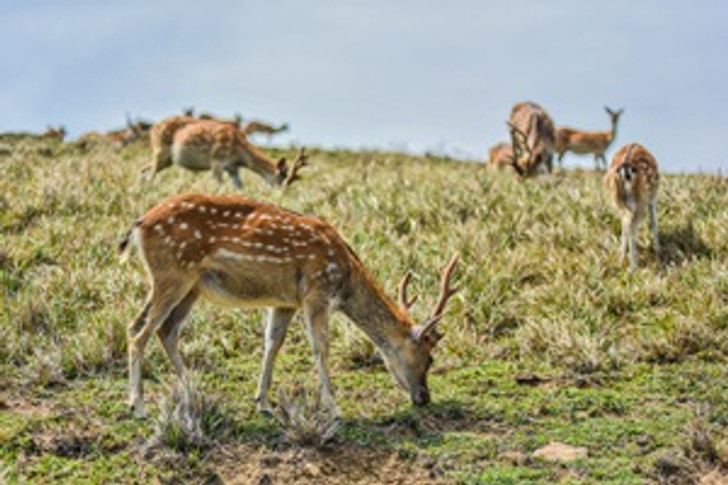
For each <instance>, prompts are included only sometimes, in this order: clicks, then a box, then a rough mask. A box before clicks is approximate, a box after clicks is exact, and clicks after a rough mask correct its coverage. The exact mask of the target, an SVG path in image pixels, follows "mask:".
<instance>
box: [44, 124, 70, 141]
mask: <svg viewBox="0 0 728 485" xmlns="http://www.w3.org/2000/svg"><path fill="white" fill-rule="evenodd" d="M43 138H48V139H52V140H59V141H63V139H64V138H66V127H65V126H59V127H58V128H54V127H52V126H49V127H48V128H46V131H44V132H43Z"/></svg>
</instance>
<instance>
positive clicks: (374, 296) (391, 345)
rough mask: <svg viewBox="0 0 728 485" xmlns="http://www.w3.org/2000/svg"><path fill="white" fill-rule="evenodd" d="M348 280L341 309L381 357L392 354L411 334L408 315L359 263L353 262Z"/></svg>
mask: <svg viewBox="0 0 728 485" xmlns="http://www.w3.org/2000/svg"><path fill="white" fill-rule="evenodd" d="M350 284H351V287H350V292H349V294H348V295H347V297H346V298H345V301H343V302H342V305H341V310H342V311H343V312H344V314H345V315H346V316H347V317H349V319H351V321H352V322H354V324H355V325H356V326H357V327H359V328H360V329H361V330H362V331H363V332H364V333H365V334H366V335H367V336H368V337H369V338H370V339H371V340H372V342H374V344H375V345H376V346H377V348H379V350H381V351H382V353H383V354H384V355H385V357H389V356H392V355H393V353H395V352H397V349H398V348H400V347H401V345H402V342H403V341H404V340H405V339H407V338H408V337H409V336H411V330H412V323H411V322H410V320H409V317H408V316H407V314H406V313H404V312H403V311H402V310H401V309H400V308H399V306H397V305H396V304H395V303H394V302H393V301H392V300H390V299H389V298H388V297H387V295H385V294H384V292H383V291H382V289H381V288H380V287H379V285H378V284H377V283H376V282H375V281H374V279H373V278H372V277H371V275H370V274H369V273H368V272H367V270H366V269H365V268H364V267H363V266H360V265H358V264H356V265H354V268H353V271H352V273H351V278H350Z"/></svg>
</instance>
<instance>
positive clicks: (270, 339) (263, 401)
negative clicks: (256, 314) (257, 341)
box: [255, 308, 296, 414]
mask: <svg viewBox="0 0 728 485" xmlns="http://www.w3.org/2000/svg"><path fill="white" fill-rule="evenodd" d="M295 314H296V310H294V309H292V308H271V309H270V310H268V322H267V323H266V326H265V344H264V345H265V348H264V351H263V373H262V374H261V375H260V381H259V382H258V392H257V394H256V396H255V401H256V402H257V406H258V411H259V412H260V413H263V414H271V411H272V409H271V406H270V403H269V402H268V389H270V383H271V380H272V379H273V363H274V362H275V360H276V355H278V350H280V348H281V346H282V345H283V341H284V340H285V338H286V331H287V330H288V325H290V323H291V320H292V319H293V316H294V315H295Z"/></svg>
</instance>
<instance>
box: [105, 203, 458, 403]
mask: <svg viewBox="0 0 728 485" xmlns="http://www.w3.org/2000/svg"><path fill="white" fill-rule="evenodd" d="M133 247H136V248H137V249H138V252H139V253H140V256H141V260H142V262H143V265H144V267H145V268H146V273H147V275H148V278H149V282H150V286H151V289H150V291H149V294H148V297H147V299H146V303H145V304H144V306H143V308H142V310H141V312H140V313H139V314H138V316H137V317H136V318H135V319H134V320H132V321H131V323H130V324H129V326H128V332H127V336H128V339H127V342H128V362H129V404H130V407H131V410H132V411H133V414H134V416H136V417H143V416H144V399H143V388H142V376H141V365H142V358H143V353H144V349H145V346H146V344H147V342H148V341H149V339H150V338H151V337H152V335H153V334H154V333H156V334H157V337H158V338H159V340H160V341H161V343H162V346H163V347H164V349H165V351H166V354H167V356H168V357H169V359H170V361H171V362H172V364H173V367H174V370H175V373H176V375H177V377H179V378H180V379H184V378H185V375H186V369H185V366H184V364H183V362H182V359H181V357H180V355H179V352H178V350H177V343H178V337H179V333H180V328H181V326H182V323H183V321H184V320H185V319H186V317H187V315H188V314H189V313H190V311H191V309H192V307H193V305H194V303H195V302H196V301H197V300H198V299H200V298H204V299H206V300H208V301H210V302H212V303H213V304H215V305H219V306H227V307H248V308H267V323H266V326H265V337H264V351H263V361H262V373H261V376H260V379H259V381H258V388H257V393H256V396H255V401H256V403H257V409H258V410H259V411H260V412H261V413H270V412H271V410H272V407H271V405H270V403H269V401H268V391H269V388H270V385H271V381H272V376H273V366H274V362H275V359H276V355H277V354H278V352H279V350H280V348H281V345H282V344H283V341H284V339H285V337H286V332H287V330H288V327H289V326H290V324H291V322H292V320H293V317H294V315H295V314H296V312H298V311H299V310H301V311H302V313H303V317H304V321H305V325H306V328H307V331H308V336H309V340H310V344H311V349H312V353H313V356H314V362H315V366H316V368H317V370H318V377H319V381H320V387H319V397H320V402H321V404H322V405H324V406H325V408H326V409H328V410H329V411H331V412H332V413H334V415H336V416H339V415H340V414H339V410H338V408H337V406H336V402H335V399H334V394H333V390H332V387H331V379H330V375H329V369H328V361H329V319H330V316H331V314H332V313H333V312H337V311H340V312H342V313H344V314H345V315H346V316H347V317H348V318H349V319H350V320H351V321H352V322H353V323H354V324H355V325H357V326H358V327H359V328H360V329H361V330H362V331H363V332H364V333H365V334H366V335H367V336H368V338H369V339H371V340H372V342H373V343H374V344H375V345H376V346H377V347H378V349H379V351H380V352H381V354H382V357H383V359H384V361H385V363H386V365H387V368H388V370H389V371H390V373H391V374H392V375H393V377H394V379H395V381H396V382H397V383H398V384H399V385H400V386H401V387H402V388H403V389H404V390H405V391H406V392H407V393H409V397H410V400H411V401H412V404H413V405H415V406H425V405H427V404H428V403H429V402H430V392H429V388H428V385H427V374H428V371H429V370H430V367H431V366H432V363H433V359H432V356H431V354H432V351H433V349H434V348H435V346H436V344H437V343H438V341H439V340H440V339H441V338H442V334H441V333H440V332H439V331H438V329H437V326H438V322H440V320H441V318H442V317H443V314H444V309H445V306H446V304H447V302H448V301H449V300H450V298H451V297H452V296H453V295H455V294H456V293H457V291H458V288H456V287H453V286H451V284H450V283H451V278H452V275H453V271H454V270H455V266H456V264H457V262H458V258H459V256H458V253H457V252H456V253H455V254H453V256H452V258H451V260H450V262H449V263H448V265H447V266H446V267H445V268H444V269H443V270H442V275H441V287H440V296H439V299H438V301H437V303H436V305H435V306H434V309H433V312H432V314H431V316H430V317H428V318H427V319H426V320H425V321H424V322H423V323H422V324H415V323H414V321H413V319H412V318H411V317H410V315H409V313H408V310H409V308H410V306H411V305H412V304H413V303H414V301H415V300H416V297H414V298H408V297H407V285H408V283H409V279H410V276H411V275H410V274H409V273H408V274H407V275H405V277H404V278H403V279H402V281H401V282H400V285H399V304H396V303H394V302H393V301H392V300H391V299H389V298H388V297H387V295H386V294H385V293H384V291H383V290H382V288H381V287H380V286H379V284H378V283H377V282H376V280H375V279H374V277H373V276H372V275H371V273H370V272H369V271H368V270H367V268H366V267H365V266H364V263H362V261H361V260H360V259H359V257H358V256H357V255H356V254H355V253H354V250H353V249H352V248H351V247H350V246H349V245H348V244H347V243H346V242H345V241H344V239H343V238H342V237H341V236H340V235H339V233H338V232H337V231H336V230H335V229H334V228H333V226H331V225H330V224H328V223H326V222H324V221H322V220H321V219H318V218H316V217H312V216H306V215H301V214H298V213H295V212H291V211H288V210H286V209H283V208H281V207H278V206H275V205H272V204H269V203H265V202H261V201H257V200H255V199H249V198H245V197H243V196H240V195H232V194H228V195H203V194H182V195H176V196H173V197H170V198H168V199H166V200H164V201H162V202H160V203H159V204H158V205H156V206H155V207H153V208H152V209H150V210H149V211H147V212H146V213H145V214H144V215H142V216H141V217H139V218H138V219H137V220H136V221H135V222H134V223H133V225H132V227H131V229H129V231H128V232H127V233H126V236H125V237H124V239H123V241H122V242H121V243H120V245H119V251H120V253H121V258H122V260H126V259H128V257H129V254H130V252H131V248H133Z"/></svg>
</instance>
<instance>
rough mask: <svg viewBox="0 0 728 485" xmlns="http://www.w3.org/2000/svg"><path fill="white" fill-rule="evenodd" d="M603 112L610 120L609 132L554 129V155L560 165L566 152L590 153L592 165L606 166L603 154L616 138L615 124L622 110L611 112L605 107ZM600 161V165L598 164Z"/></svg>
mask: <svg viewBox="0 0 728 485" xmlns="http://www.w3.org/2000/svg"><path fill="white" fill-rule="evenodd" d="M604 110H605V111H606V112H607V114H608V115H609V117H610V119H611V120H612V129H611V130H610V131H580V130H574V129H572V128H566V127H560V128H557V129H556V153H557V154H558V155H559V163H561V160H562V159H563V158H564V154H565V153H566V152H572V153H576V154H579V155H585V154H589V153H591V154H593V155H594V164H595V165H596V167H597V168H599V167H601V166H604V167H606V166H607V159H606V156H605V153H606V151H607V150H608V149H609V146H610V145H611V144H612V142H613V141H614V139H615V138H616V137H617V124H618V123H619V117H620V116H621V115H622V113H624V110H623V109H620V110H617V111H612V110H611V109H609V108H608V107H606V106H605V107H604ZM600 160H601V164H600V163H599V161H600Z"/></svg>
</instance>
